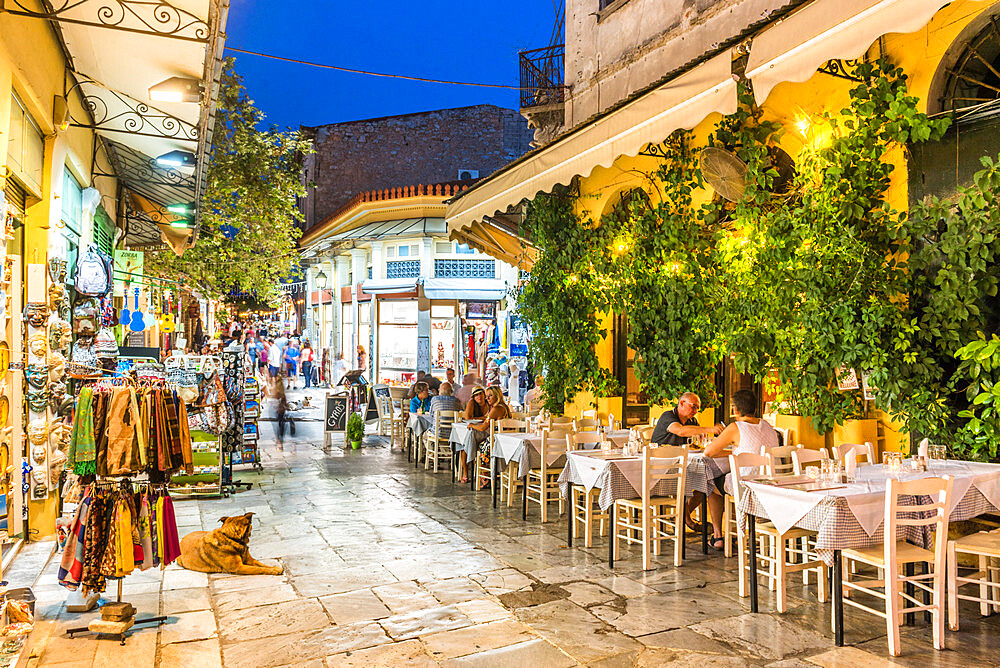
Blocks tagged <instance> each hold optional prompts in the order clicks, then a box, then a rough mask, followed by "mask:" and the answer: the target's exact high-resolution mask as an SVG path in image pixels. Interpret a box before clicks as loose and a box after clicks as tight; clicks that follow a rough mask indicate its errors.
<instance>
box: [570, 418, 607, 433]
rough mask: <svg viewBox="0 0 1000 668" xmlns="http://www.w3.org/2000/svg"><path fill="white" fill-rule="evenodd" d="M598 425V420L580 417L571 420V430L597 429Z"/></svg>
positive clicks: (599, 423) (599, 424)
mask: <svg viewBox="0 0 1000 668" xmlns="http://www.w3.org/2000/svg"><path fill="white" fill-rule="evenodd" d="M600 426H601V421H600V420H593V419H585V418H581V419H579V420H574V421H573V431H597V428H598V427H600Z"/></svg>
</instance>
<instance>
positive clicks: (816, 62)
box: [746, 0, 951, 104]
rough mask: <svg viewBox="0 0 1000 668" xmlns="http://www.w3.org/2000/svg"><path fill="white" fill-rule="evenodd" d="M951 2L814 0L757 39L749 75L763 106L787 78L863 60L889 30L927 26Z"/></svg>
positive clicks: (803, 77) (796, 78) (801, 78)
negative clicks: (828, 64) (828, 65)
mask: <svg viewBox="0 0 1000 668" xmlns="http://www.w3.org/2000/svg"><path fill="white" fill-rule="evenodd" d="M950 2H951V0H814V2H811V3H809V4H808V5H806V6H804V7H803V8H802V9H800V10H798V11H796V12H795V13H793V14H791V15H790V16H788V17H787V18H784V19H782V20H780V21H778V22H776V23H774V24H773V25H771V26H769V27H768V28H766V29H765V30H763V31H762V32H761V33H760V34H759V35H757V36H755V37H754V38H753V43H752V45H751V47H750V57H749V59H748V60H747V67H746V76H747V77H749V78H750V79H751V81H753V90H754V97H755V98H756V100H757V104H763V103H764V100H766V99H767V96H768V95H769V94H770V92H771V90H772V89H773V88H774V87H775V86H777V85H778V84H780V83H782V82H785V81H795V82H801V81H806V80H807V79H809V78H810V77H812V76H813V74H815V73H816V71H817V70H818V69H819V68H820V67H821V66H822V65H823V63H825V62H827V61H829V60H834V59H839V60H850V59H852V58H858V57H860V56H862V55H864V53H865V52H866V51H867V50H868V47H870V46H871V45H872V43H873V42H874V41H875V40H876V39H878V38H879V37H881V36H882V35H885V34H888V33H909V32H915V31H917V30H920V29H921V28H923V27H924V26H925V25H927V23H928V22H929V21H930V20H931V19H932V18H933V17H934V14H935V13H937V11H938V10H939V9H941V8H942V7H944V6H945V5H947V4H949V3H950Z"/></svg>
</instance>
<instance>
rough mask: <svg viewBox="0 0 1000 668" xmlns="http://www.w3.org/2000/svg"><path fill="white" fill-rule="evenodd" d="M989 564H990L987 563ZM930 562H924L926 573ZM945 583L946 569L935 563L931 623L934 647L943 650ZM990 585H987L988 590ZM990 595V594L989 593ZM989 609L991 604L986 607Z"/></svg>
mask: <svg viewBox="0 0 1000 668" xmlns="http://www.w3.org/2000/svg"><path fill="white" fill-rule="evenodd" d="M987 565H988V564H987ZM929 567H930V564H924V568H923V570H924V573H926V572H927V569H928V568H929ZM983 577H989V576H988V575H987V574H986V573H983ZM944 584H945V574H944V569H943V568H941V567H940V566H939V565H938V564H935V565H934V593H933V594H932V596H933V597H934V608H933V609H932V610H931V624H933V625H934V631H933V638H934V649H937V650H941V649H944V648H945V644H944ZM988 589H989V587H987V590H988ZM987 595H988V594H987ZM986 609H987V610H989V606H987V607H986Z"/></svg>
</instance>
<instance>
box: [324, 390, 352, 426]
mask: <svg viewBox="0 0 1000 668" xmlns="http://www.w3.org/2000/svg"><path fill="white" fill-rule="evenodd" d="M347 402H348V397H347V395H327V397H326V412H325V413H324V416H325V425H326V426H325V427H324V431H326V432H333V431H347V414H348V410H347Z"/></svg>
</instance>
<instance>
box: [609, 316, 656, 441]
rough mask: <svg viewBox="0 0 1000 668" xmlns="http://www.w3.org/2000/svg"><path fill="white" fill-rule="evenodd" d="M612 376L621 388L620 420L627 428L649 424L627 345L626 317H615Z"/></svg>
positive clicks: (633, 363)
mask: <svg viewBox="0 0 1000 668" xmlns="http://www.w3.org/2000/svg"><path fill="white" fill-rule="evenodd" d="M613 345H614V368H613V370H614V374H615V378H617V379H618V384H619V385H620V386H621V387H622V406H624V410H625V415H623V416H622V419H623V420H624V422H625V425H626V426H627V427H635V426H640V427H641V426H643V425H646V424H649V403H648V401H647V399H646V393H645V392H644V391H643V390H642V388H640V387H639V380H638V379H637V378H636V376H635V368H634V367H635V351H634V350H632V348H629V345H628V316H626V315H616V316H615V328H614V332H613Z"/></svg>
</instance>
